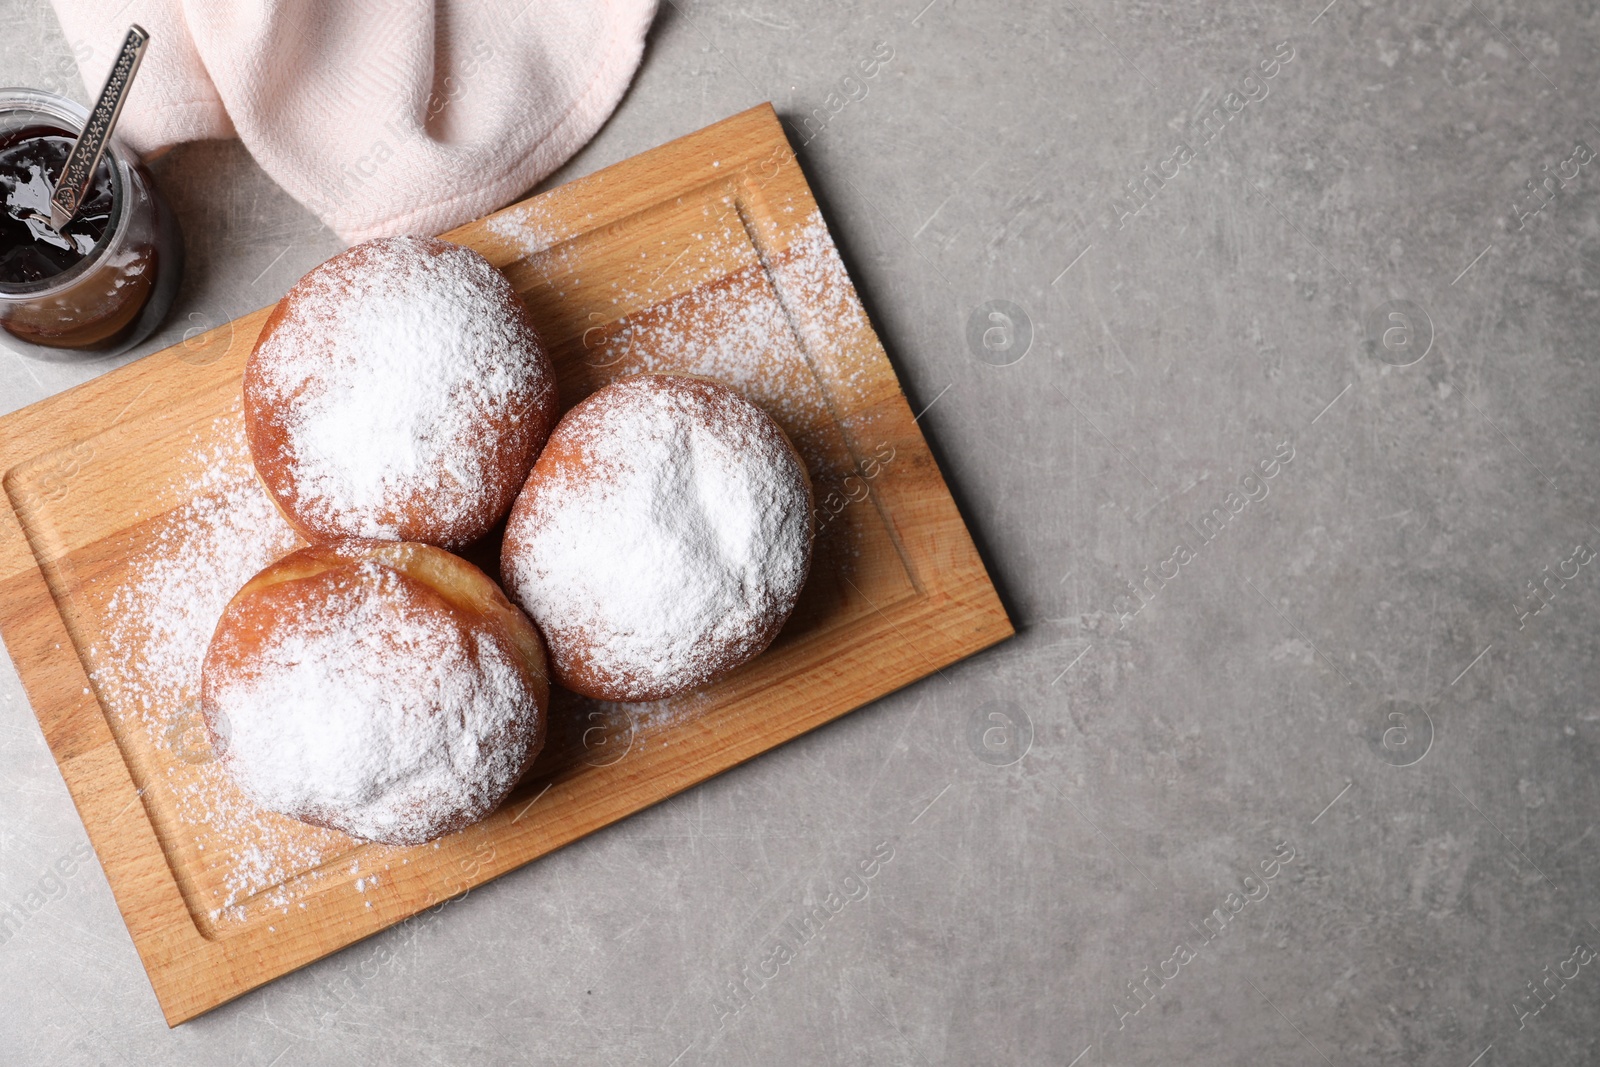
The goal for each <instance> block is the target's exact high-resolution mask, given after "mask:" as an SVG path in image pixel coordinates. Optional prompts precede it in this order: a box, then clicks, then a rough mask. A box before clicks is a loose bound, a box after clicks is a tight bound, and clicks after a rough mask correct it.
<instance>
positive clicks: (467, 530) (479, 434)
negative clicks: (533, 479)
mask: <svg viewBox="0 0 1600 1067" xmlns="http://www.w3.org/2000/svg"><path fill="white" fill-rule="evenodd" d="M392 240H394V239H380V240H378V241H368V242H365V243H363V244H359V245H356V246H354V247H353V248H349V249H347V250H345V251H344V252H341V253H339V254H338V255H336V256H334V257H332V258H331V259H329V260H328V261H327V262H325V263H323V264H322V265H321V266H319V267H317V268H314V269H313V270H311V271H309V272H307V274H306V275H305V276H304V277H303V278H301V279H300V281H298V282H297V283H295V285H294V286H293V287H292V288H291V289H290V290H289V291H288V293H286V294H285V295H284V297H283V299H281V300H279V301H278V303H277V305H276V306H275V307H274V308H273V309H272V312H271V314H269V315H268V316H267V321H266V323H265V324H264V325H263V326H262V328H261V333H260V334H259V335H258V336H257V338H256V343H255V348H254V349H253V351H252V352H251V355H250V358H249V360H248V361H247V362H246V364H245V371H244V384H243V401H244V404H243V406H244V422H245V433H246V436H247V438H248V440H249V443H250V454H251V456H252V458H253V459H254V460H255V465H256V471H257V473H258V474H259V475H260V478H261V481H262V484H263V485H265V486H266V488H267V491H268V494H269V495H270V496H271V497H272V499H273V501H274V502H275V503H276V504H277V505H278V510H279V511H280V512H282V514H283V516H284V518H285V519H286V520H287V521H288V523H289V524H290V525H291V526H293V527H294V528H295V530H296V531H298V532H299V533H300V534H301V535H302V536H303V537H305V538H306V539H307V540H309V541H325V540H331V539H336V538H341V537H352V536H371V535H372V534H373V533H374V532H375V531H373V530H371V529H362V528H358V526H357V525H356V524H354V523H352V522H351V521H349V520H348V519H344V520H341V519H338V518H334V517H331V516H330V515H329V514H328V509H326V508H318V507H315V506H313V505H312V503H311V502H308V501H302V499H301V497H302V488H301V486H300V485H298V484H297V481H296V477H295V463H294V460H293V457H294V440H293V438H294V433H293V429H292V426H291V422H290V415H291V412H290V411H289V410H288V409H287V408H286V406H285V405H284V404H283V403H282V402H281V400H275V399H274V398H273V397H272V395H271V391H270V390H269V389H268V388H266V386H265V381H264V376H265V373H266V368H265V361H266V360H268V359H269V358H270V347H269V342H270V341H271V340H272V339H273V338H274V337H275V336H276V335H277V333H278V331H279V329H280V328H282V327H283V326H284V323H285V321H286V319H288V318H289V316H290V314H291V312H292V311H293V310H294V309H295V307H296V305H297V304H298V303H299V302H301V301H305V300H309V299H310V296H309V294H310V293H311V292H313V291H315V290H326V288H327V287H329V286H335V287H343V288H344V289H345V290H346V291H348V284H347V283H345V282H343V281H342V280H341V279H344V278H347V277H349V276H351V275H356V276H359V275H360V274H361V273H362V272H368V271H381V270H382V269H383V263H382V261H383V255H382V253H383V250H384V248H385V241H392ZM404 240H405V241H406V242H407V244H408V245H409V246H412V247H414V248H416V249H417V250H419V251H420V252H421V253H422V254H423V255H425V256H430V257H439V256H447V255H457V256H458V255H460V254H462V253H464V252H465V253H470V254H471V255H473V256H476V255H477V253H475V252H471V250H470V249H464V248H462V247H460V246H458V245H453V244H450V243H448V242H445V241H440V240H437V239H435V238H405V239H404ZM485 266H487V264H485ZM492 269H493V268H490V270H492ZM495 277H497V278H500V277H501V276H499V275H498V272H496V274H495ZM502 280H503V278H502ZM496 288H497V289H501V292H499V294H498V297H497V300H496V308H495V312H494V314H495V315H496V316H503V318H504V320H505V326H506V329H507V330H508V331H509V332H511V333H513V334H515V335H518V336H519V337H520V338H521V343H520V344H519V345H517V346H515V347H516V348H517V349H519V351H514V352H511V353H508V358H510V357H512V356H514V357H516V358H519V359H530V360H535V361H537V362H538V363H539V364H541V365H542V373H541V374H539V375H538V377H537V380H536V382H535V383H534V384H533V386H532V387H531V388H529V389H527V390H526V391H525V393H524V395H522V396H520V397H518V398H517V401H516V402H515V403H513V404H511V405H508V406H507V407H505V408H504V409H503V410H501V411H499V412H498V413H497V414H495V415H492V416H486V417H485V418H484V419H483V420H482V421H481V422H480V423H479V424H478V426H477V427H476V428H475V430H474V431H473V432H472V434H471V438H472V439H471V441H470V443H469V447H470V448H472V449H473V450H474V451H475V452H477V453H478V454H481V455H484V456H486V457H487V458H488V465H487V470H486V477H485V485H484V491H483V492H482V493H478V494H474V495H473V498H472V499H471V500H470V501H467V502H463V501H460V500H448V499H445V498H443V497H442V496H441V495H440V494H437V493H432V494H430V493H417V494H413V495H412V496H411V497H409V498H408V499H406V500H404V501H403V502H402V503H400V505H399V506H398V507H394V508H389V509H385V510H384V512H383V513H382V514H381V515H378V516H376V517H375V520H376V521H377V522H378V523H380V524H381V525H382V526H384V527H385V528H386V530H385V532H384V533H383V534H382V536H384V537H388V536H390V535H391V533H392V535H393V536H394V538H395V539H397V540H401V541H420V542H425V543H428V544H435V545H442V546H444V547H446V548H452V549H455V548H462V547H464V546H466V545H468V544H471V543H472V542H473V541H476V540H478V539H479V538H481V537H483V536H484V535H485V534H486V533H488V532H489V530H490V529H491V528H492V527H493V526H494V525H495V523H496V522H498V521H499V520H500V519H501V518H502V517H504V515H505V514H506V512H507V511H508V510H509V509H510V507H511V504H512V502H513V501H514V500H515V499H516V496H517V492H518V491H519V490H520V489H521V487H522V482H523V480H524V479H525V478H526V476H527V473H528V470H529V468H530V467H531V466H532V464H533V460H534V457H535V456H536V455H538V452H539V449H540V448H541V447H542V446H543V444H544V442H545V439H546V438H547V437H548V436H549V433H550V428H551V427H552V426H554V425H555V421H556V416H557V414H558V413H559V411H558V396H557V390H556V385H555V371H554V368H553V367H552V366H551V364H550V361H549V357H548V355H547V354H546V353H545V351H544V347H543V344H542V342H541V341H540V340H539V336H538V332H537V330H536V329H535V327H534V324H533V320H532V318H531V317H530V316H529V314H528V309H527V306H526V305H525V304H524V303H523V302H522V300H521V298H519V297H518V296H517V294H516V292H515V291H514V290H512V288H511V286H510V285H509V283H506V284H505V285H504V286H503V287H502V286H499V285H496Z"/></svg>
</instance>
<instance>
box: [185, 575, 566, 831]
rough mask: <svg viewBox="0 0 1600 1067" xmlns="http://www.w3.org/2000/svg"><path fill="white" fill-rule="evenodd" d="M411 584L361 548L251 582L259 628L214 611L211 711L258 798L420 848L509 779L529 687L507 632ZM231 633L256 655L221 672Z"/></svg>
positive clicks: (530, 698)
mask: <svg viewBox="0 0 1600 1067" xmlns="http://www.w3.org/2000/svg"><path fill="white" fill-rule="evenodd" d="M302 587H305V588H302ZM418 588H419V587H418V586H417V583H416V582H415V581H414V580H413V579H409V578H406V577H404V576H402V575H401V574H400V573H399V572H397V571H395V570H393V569H391V568H390V567H388V566H385V565H383V564H381V563H377V562H374V561H372V560H365V561H362V562H360V563H358V564H354V565H351V566H347V567H343V568H340V569H337V570H334V571H330V572H327V573H326V574H325V575H322V576H319V578H317V579H311V580H308V581H302V582H298V583H294V584H293V586H290V585H288V584H285V585H278V586H273V587H269V588H268V589H266V590H264V591H262V592H261V593H259V594H253V595H258V596H262V597H268V598H272V599H271V602H270V607H271V619H270V621H268V622H266V623H265V624H264V625H263V624H260V623H258V622H255V621H254V620H251V621H249V622H246V621H244V620H243V619H241V620H239V621H237V622H229V621H227V620H225V621H224V625H223V627H222V629H221V630H219V634H218V638H217V641H218V648H219V649H220V651H221V653H222V654H221V655H218V653H217V650H214V651H213V655H212V657H211V658H210V659H209V660H208V668H207V669H208V671H209V672H211V673H210V674H209V675H208V679H207V683H206V701H207V714H208V716H209V717H212V719H213V722H214V723H216V722H217V721H218V717H219V716H220V717H221V722H222V723H224V724H225V726H226V735H227V738H228V743H227V751H226V755H225V756H224V757H223V763H224V766H225V767H226V768H227V769H228V771H229V772H230V773H231V774H232V775H233V777H234V779H235V780H236V781H237V782H238V783H239V786H240V787H241V789H243V791H244V793H245V794H246V795H247V796H249V797H250V798H251V799H252V800H254V801H255V802H256V803H257V804H259V805H261V806H262V807H264V808H267V809H270V810H272V811H278V812H283V813H285V814H288V815H292V816H294V817H297V818H309V819H312V820H314V821H316V822H319V823H324V824H327V825H331V826H336V827H338V828H339V829H341V830H343V831H345V832H347V833H350V834H353V835H355V836H357V837H362V838H367V839H370V840H377V841H384V842H387V843H390V844H419V843H421V842H423V841H427V840H429V839H431V838H434V837H437V836H439V835H440V834H441V833H444V832H447V831H449V830H452V829H456V828H458V827H459V826H461V825H464V824H465V823H466V822H471V821H475V820H476V819H478V818H481V817H482V816H483V815H485V814H487V813H488V811H489V810H491V809H492V808H493V807H494V805H496V804H498V803H499V802H500V800H501V799H502V798H503V797H504V796H505V794H506V792H508V791H509V790H510V788H511V787H512V785H514V784H515V783H516V780H517V778H518V777H519V776H520V775H521V773H522V769H523V766H524V765H525V762H526V757H527V756H528V755H529V751H530V744H531V743H532V742H534V740H535V739H536V737H537V728H536V726H535V723H536V720H535V718H534V713H533V709H534V708H535V707H536V706H537V700H536V698H535V696H534V695H533V693H532V692H531V691H530V690H529V689H528V687H527V684H526V683H525V681H524V678H523V675H522V674H521V672H520V671H519V670H518V669H517V667H516V666H515V664H514V662H513V660H512V658H511V655H512V654H511V652H510V651H509V649H507V648H505V647H502V640H503V639H501V638H498V637H496V636H495V635H494V634H492V633H491V632H489V631H488V630H486V629H484V628H481V627H470V626H469V625H468V624H466V623H464V622H463V621H462V620H461V618H460V617H459V616H457V615H455V614H453V613H451V612H449V611H447V610H445V609H443V608H442V607H441V606H439V605H438V604H436V603H429V602H427V601H425V600H424V599H422V597H421V596H420V595H419V593H418ZM246 604H247V605H248V601H246ZM230 618H231V616H230ZM235 627H237V628H238V630H237V631H236V630H235ZM239 633H242V634H243V635H244V636H243V639H244V640H247V641H249V642H251V643H252V646H253V648H254V651H253V652H252V654H251V655H250V656H249V657H248V661H247V663H246V664H243V665H240V664H233V665H232V666H224V667H223V669H221V670H218V669H217V668H218V667H219V665H225V664H229V663H230V662H231V660H230V657H229V656H228V652H229V650H230V647H231V646H232V644H233V642H235V641H236V640H238V639H239V637H238V634H239ZM256 642H259V644H257V643H256Z"/></svg>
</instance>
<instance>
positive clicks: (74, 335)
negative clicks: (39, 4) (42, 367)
mask: <svg viewBox="0 0 1600 1067" xmlns="http://www.w3.org/2000/svg"><path fill="white" fill-rule="evenodd" d="M87 119H88V111H87V110H86V109H85V108H84V107H83V106H82V105H80V104H78V103H75V102H74V101H72V100H68V99H67V98H66V97H62V96H57V95H55V94H54V93H47V92H44V91H42V90H38V89H0V331H3V332H0V343H3V344H5V345H6V347H8V348H12V349H14V350H17V351H21V352H25V353H27V354H29V355H35V356H44V357H47V358H49V357H54V358H62V357H64V356H70V355H72V354H75V353H78V354H85V355H114V354H116V353H119V352H124V351H127V350H128V349H129V348H132V347H133V346H134V345H136V344H138V343H139V342H140V341H143V340H144V339H145V338H146V337H148V336H150V334H151V332H152V331H154V330H155V328H156V327H157V326H159V325H160V324H161V320H162V319H163V318H165V317H166V314H167V311H168V310H169V309H170V308H171V307H172V299H173V297H174V296H175V295H177V291H178V282H179V280H180V279H181V277H182V275H183V234H182V232H181V231H180V230H179V228H178V222H177V219H176V218H174V216H173V214H172V210H171V209H170V208H169V207H168V206H167V204H166V202H165V201H164V200H162V199H161V195H160V194H159V193H158V192H157V191H156V187H155V182H154V181H153V180H152V179H151V177H150V172H149V171H147V170H146V169H145V168H144V166H143V165H142V164H141V163H140V162H139V159H138V157H137V156H135V155H134V154H133V153H132V152H131V151H130V150H129V149H128V148H127V146H126V145H123V144H122V143H121V142H120V141H118V140H117V139H116V138H115V137H113V138H112V140H111V143H110V144H109V145H107V146H106V152H105V155H104V156H103V157H102V158H101V160H100V165H99V167H98V168H96V171H95V176H94V181H93V183H92V184H91V185H90V187H89V191H88V192H87V193H86V194H85V195H84V198H83V203H82V206H81V207H80V208H79V211H78V214H77V215H76V216H75V217H74V218H73V220H72V221H71V222H69V223H68V224H67V225H66V226H65V227H63V228H62V230H61V231H60V232H59V233H58V232H57V231H56V230H55V229H53V228H52V227H51V226H50V194H51V192H52V191H53V190H54V188H55V180H56V178H58V177H59V176H60V173H61V165H62V163H63V162H64V161H65V160H66V157H67V152H68V151H69V150H70V149H71V148H72V144H73V142H74V141H76V140H77V137H78V132H79V131H80V130H82V129H83V124H84V122H85V121H87Z"/></svg>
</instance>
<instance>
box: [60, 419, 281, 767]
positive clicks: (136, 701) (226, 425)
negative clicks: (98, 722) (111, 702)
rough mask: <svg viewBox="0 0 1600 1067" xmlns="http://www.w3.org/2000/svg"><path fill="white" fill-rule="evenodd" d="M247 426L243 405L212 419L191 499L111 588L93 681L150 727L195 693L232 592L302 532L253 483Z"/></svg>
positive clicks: (187, 487) (197, 458)
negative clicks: (123, 580) (127, 579)
mask: <svg viewBox="0 0 1600 1067" xmlns="http://www.w3.org/2000/svg"><path fill="white" fill-rule="evenodd" d="M241 429H242V427H241V426H240V424H239V420H238V415H237V413H235V414H234V415H233V417H232V418H229V419H218V420H216V422H215V424H214V426H213V434H212V435H211V437H210V440H211V443H210V444H209V445H208V446H206V447H203V448H201V449H199V450H197V451H196V452H195V453H194V454H193V456H192V457H190V462H191V464H192V465H193V466H194V467H195V468H197V469H198V471H199V473H198V474H197V475H196V476H194V477H193V478H192V479H190V480H187V481H186V482H185V483H184V484H183V485H182V488H181V490H180V492H181V495H182V496H183V497H184V498H185V500H186V502H185V503H184V504H182V505H180V506H179V507H178V508H177V509H176V510H175V511H173V512H172V513H171V514H170V515H169V516H168V517H167V518H166V519H165V520H164V521H163V522H162V523H161V525H160V527H159V528H158V530H157V531H156V532H155V535H154V537H153V539H152V541H151V543H150V544H149V546H148V547H146V548H145V549H144V550H143V551H142V552H140V553H139V555H138V556H136V557H135V558H134V559H133V560H131V561H130V563H129V566H128V572H129V573H130V574H131V575H133V576H134V577H133V581H132V582H131V583H129V584H127V585H123V586H121V587H120V588H118V589H117V590H116V591H115V592H113V593H112V594H111V596H110V599H109V601H108V602H107V605H106V615H107V618H108V625H107V626H106V629H105V631H104V642H103V644H101V645H99V646H96V647H92V648H91V649H90V650H89V656H90V659H91V661H92V662H93V663H94V664H95V667H94V670H93V672H92V674H91V677H92V678H93V680H94V682H95V684H96V685H97V686H99V687H100V688H101V690H102V692H105V693H107V694H108V695H110V696H112V697H114V698H115V700H116V703H117V705H118V706H119V707H120V708H124V709H128V710H134V711H137V713H138V714H139V715H140V716H141V717H142V718H143V719H144V721H145V723H146V724H147V725H148V726H151V727H156V726H160V727H167V726H170V725H171V719H170V715H171V710H172V709H173V708H177V707H181V706H183V705H185V704H186V703H188V702H190V701H192V700H193V699H194V697H195V696H197V695H198V682H199V679H200V663H201V661H202V660H203V659H204V658H205V653H206V645H207V644H208V643H209V642H210V641H211V634H212V631H213V630H215V629H216V626H217V620H218V619H219V618H221V617H222V609H223V608H224V607H226V606H227V604H228V601H229V600H230V599H232V597H233V594H235V593H237V592H238V591H239V587H240V586H242V585H244V583H245V582H247V581H248V580H249V579H250V577H251V576H252V575H254V574H255V573H256V572H257V571H259V570H260V569H261V568H263V567H265V566H266V565H267V564H269V563H271V562H272V561H273V560H275V559H278V558H279V557H280V556H282V555H284V554H285V553H287V552H289V551H291V550H292V549H293V548H294V547H295V545H296V543H297V542H298V540H299V539H298V538H297V537H296V535H295V532H294V531H293V530H292V529H290V527H289V524H288V523H286V522H284V521H283V518H282V516H280V515H279V514H278V509H277V508H275V507H274V506H273V504H272V501H271V500H270V499H269V498H268V497H267V495H266V494H265V493H263V492H262V491H261V486H260V485H259V484H258V483H257V482H256V480H255V477H254V475H253V473H252V472H251V470H250V460H249V456H248V454H247V452H246V448H245V442H244V435H243V434H242V433H241V432H240V431H241ZM162 740H166V741H168V742H169V744H168V747H170V738H165V736H164V732H163V735H162Z"/></svg>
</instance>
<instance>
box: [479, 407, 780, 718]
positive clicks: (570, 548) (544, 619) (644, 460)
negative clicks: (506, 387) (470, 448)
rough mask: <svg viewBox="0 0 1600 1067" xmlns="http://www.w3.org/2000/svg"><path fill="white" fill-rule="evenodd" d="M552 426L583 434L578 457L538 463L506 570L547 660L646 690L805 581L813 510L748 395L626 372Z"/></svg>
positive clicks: (636, 692) (711, 655)
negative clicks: (570, 463) (544, 644)
mask: <svg viewBox="0 0 1600 1067" xmlns="http://www.w3.org/2000/svg"><path fill="white" fill-rule="evenodd" d="M686 383H687V384H686ZM554 438H555V439H560V440H563V441H566V442H574V443H581V448H582V453H583V459H584V464H585V466H584V467H582V468H576V469H574V468H568V467H556V468H539V467H536V468H535V475H534V477H535V479H538V480H537V481H535V482H530V490H529V491H528V493H525V496H524V498H523V500H522V501H519V503H518V506H517V508H516V510H515V511H514V512H513V513H512V517H511V520H510V524H509V526H508V528H507V535H506V536H507V546H508V547H507V550H506V552H507V554H506V557H505V560H506V562H505V570H506V576H507V580H508V583H509V585H510V586H511V589H512V590H513V591H514V593H515V594H516V595H517V597H518V598H519V599H520V600H521V601H522V603H523V605H524V606H525V607H526V608H527V609H528V612H529V614H530V615H532V616H533V618H534V620H535V621H537V622H538V623H539V624H540V627H541V629H543V631H544V633H545V636H546V638H547V640H548V641H549V644H550V650H551V653H552V655H553V657H554V658H555V660H556V664H557V668H558V674H561V673H565V672H567V671H569V670H571V669H574V668H578V669H583V670H587V671H588V672H589V673H590V674H591V675H593V676H594V677H596V678H597V679H599V680H600V681H602V682H603V684H604V685H606V686H607V687H608V689H610V690H611V691H614V692H618V693H624V694H629V695H633V696H638V697H645V696H647V695H649V694H653V693H659V692H663V691H667V690H672V689H679V688H685V687H688V686H693V685H698V684H701V683H703V682H705V681H706V680H708V679H709V678H710V677H712V676H714V675H715V674H718V673H720V672H721V671H723V670H726V669H728V668H729V667H731V666H732V665H734V664H737V663H739V662H742V661H743V660H744V659H746V658H748V657H749V656H751V655H754V654H755V653H756V652H759V651H760V650H761V649H762V648H763V647H765V645H766V642H767V641H770V640H771V637H772V634H773V632H774V630H775V622H781V620H782V619H783V618H785V617H787V615H788V613H789V611H790V610H791V609H792V608H793V606H794V602H795V598H796V597H797V596H798V594H799V591H800V587H801V585H802V584H803V583H804V581H805V577H806V573H807V569H808V567H809V563H810V556H811V552H810V546H811V518H810V497H809V492H808V490H807V488H806V482H805V473H804V471H803V470H802V469H801V468H800V465H799V463H798V462H797V461H796V459H795V457H794V454H793V453H792V452H791V451H790V449H789V446H788V444H787V443H786V442H785V441H784V440H783V438H782V435H781V434H779V433H778V431H777V428H776V427H775V426H773V425H772V423H771V421H770V420H769V419H768V417H767V416H766V415H764V414H763V413H762V412H761V411H760V409H758V408H756V407H755V406H754V405H752V404H751V403H749V402H748V401H746V400H744V399H742V398H740V397H738V396H737V395H736V394H734V393H731V392H730V391H728V390H727V389H725V388H721V387H716V386H707V385H706V384H705V383H696V382H690V381H689V380H687V379H672V378H666V379H663V378H655V377H639V378H629V379H623V380H621V381H618V382H616V383H614V384H613V385H611V386H610V387H608V388H607V389H605V390H603V391H601V392H600V393H597V394H595V395H594V396H592V397H590V398H589V400H587V401H585V402H584V404H582V405H580V406H579V407H577V408H575V409H573V411H571V412H569V413H568V415H567V417H566V419H564V420H563V422H562V423H561V425H560V426H559V427H558V428H557V430H556V433H555V435H554ZM542 470H543V471H544V472H545V473H544V474H543V476H541V471H542ZM530 494H531V495H530ZM580 663H581V664H582V666H581V667H579V664H580Z"/></svg>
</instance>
